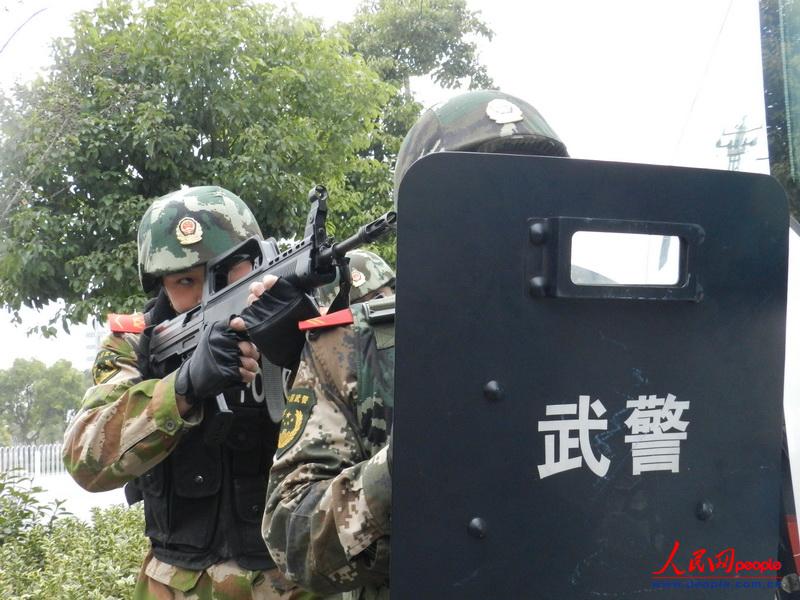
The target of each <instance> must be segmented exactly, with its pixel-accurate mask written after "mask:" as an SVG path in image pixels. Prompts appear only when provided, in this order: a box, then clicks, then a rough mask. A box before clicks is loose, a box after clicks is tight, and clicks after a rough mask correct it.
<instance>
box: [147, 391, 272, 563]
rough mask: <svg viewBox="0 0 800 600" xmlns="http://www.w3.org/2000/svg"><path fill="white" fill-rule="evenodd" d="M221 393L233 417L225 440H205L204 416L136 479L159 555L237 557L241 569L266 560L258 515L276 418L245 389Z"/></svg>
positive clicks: (174, 559)
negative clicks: (198, 423)
mask: <svg viewBox="0 0 800 600" xmlns="http://www.w3.org/2000/svg"><path fill="white" fill-rule="evenodd" d="M242 395H244V397H245V402H244V403H242V402H241V396H242ZM225 397H226V400H227V401H228V405H229V406H230V407H231V408H232V409H233V411H234V421H233V426H232V427H231V429H230V432H229V433H228V436H227V438H226V440H225V441H224V442H223V443H222V444H220V445H218V446H210V445H208V444H207V443H206V442H205V440H204V431H205V429H206V427H207V424H208V423H209V422H210V420H209V419H204V420H203V422H201V423H200V425H198V426H197V427H194V428H192V429H190V430H188V431H187V432H186V433H185V434H184V436H183V437H182V438H181V439H180V441H179V442H178V444H177V446H176V447H175V450H174V451H173V452H172V453H171V454H170V455H169V456H168V457H167V458H166V459H165V460H164V461H162V462H161V463H159V464H158V465H156V466H155V467H153V468H152V469H150V471H148V472H147V473H145V474H144V475H142V476H141V477H139V478H138V479H137V480H136V485H137V487H138V488H139V490H140V491H141V494H142V497H143V499H144V513H145V535H147V537H149V538H150V541H151V543H152V546H153V554H155V556H156V557H157V558H158V559H160V560H163V561H164V562H167V563H169V564H172V565H176V566H179V567H185V568H188V569H203V568H205V567H208V566H209V565H212V564H214V563H217V562H222V561H225V560H229V559H234V560H235V561H236V562H237V563H238V564H239V565H240V566H242V567H243V568H246V569H252V570H261V569H267V568H271V567H272V566H273V563H272V560H271V559H270V557H269V554H268V553H267V548H266V546H265V544H264V540H263V539H262V537H261V517H262V516H263V514H264V502H265V499H266V494H267V476H268V473H269V468H270V465H271V462H272V456H273V454H274V453H275V446H276V443H277V434H278V425H276V424H274V423H273V422H272V421H271V420H270V418H269V415H268V414H267V410H266V408H265V407H264V406H263V404H262V405H261V406H258V405H257V404H256V403H255V402H253V401H252V394H250V393H249V391H245V392H243V393H242V392H240V391H238V390H237V391H231V392H226V394H225ZM248 400H249V401H248Z"/></svg>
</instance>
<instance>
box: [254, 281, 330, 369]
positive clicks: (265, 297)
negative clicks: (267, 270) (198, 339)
mask: <svg viewBox="0 0 800 600" xmlns="http://www.w3.org/2000/svg"><path fill="white" fill-rule="evenodd" d="M248 302H250V306H248V307H247V308H246V309H244V310H243V311H242V319H244V322H245V325H246V326H247V334H248V335H249V336H250V339H251V340H253V342H254V343H255V344H256V346H258V349H259V350H260V351H261V352H262V353H263V354H264V356H265V357H266V359H267V360H268V361H269V362H271V363H272V364H274V365H278V366H279V367H285V368H291V367H293V366H294V365H295V364H296V363H297V361H298V360H299V359H300V353H301V351H302V350H303V345H304V344H305V336H304V335H303V332H302V331H300V330H299V329H298V327H297V324H298V323H299V322H300V321H304V320H306V319H310V318H312V317H318V316H319V310H318V309H317V306H316V305H315V304H314V301H313V300H312V299H311V298H310V297H309V296H308V294H306V293H304V292H303V291H302V290H299V289H297V288H296V287H294V286H293V285H292V284H291V283H289V282H287V281H286V280H284V279H278V278H276V277H275V276H273V275H267V276H265V277H264V280H263V281H257V282H254V283H252V284H250V296H249V297H248Z"/></svg>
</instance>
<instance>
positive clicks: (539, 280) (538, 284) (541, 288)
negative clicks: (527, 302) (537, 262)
mask: <svg viewBox="0 0 800 600" xmlns="http://www.w3.org/2000/svg"><path fill="white" fill-rule="evenodd" d="M529 285H530V292H531V295H532V296H536V297H537V298H541V297H542V296H545V295H546V294H547V279H545V278H544V277H542V276H541V275H537V276H536V277H532V278H531V280H530V282H529Z"/></svg>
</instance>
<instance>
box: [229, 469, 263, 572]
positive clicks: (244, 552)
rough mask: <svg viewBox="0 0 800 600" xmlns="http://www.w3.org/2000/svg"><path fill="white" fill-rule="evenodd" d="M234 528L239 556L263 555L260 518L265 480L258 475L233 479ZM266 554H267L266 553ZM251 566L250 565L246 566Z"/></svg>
mask: <svg viewBox="0 0 800 600" xmlns="http://www.w3.org/2000/svg"><path fill="white" fill-rule="evenodd" d="M233 496H234V500H233V503H234V507H235V509H234V512H235V513H236V519H235V520H236V521H238V524H237V525H235V529H236V531H237V533H238V537H239V541H238V544H237V546H238V549H239V555H240V556H251V557H259V556H265V555H266V551H267V546H266V545H265V544H264V538H262V537H261V519H262V518H263V516H264V504H265V502H266V499H267V480H266V476H265V475H261V476H259V477H240V478H238V479H234V480H233ZM267 556H268V555H267ZM248 568H251V567H248Z"/></svg>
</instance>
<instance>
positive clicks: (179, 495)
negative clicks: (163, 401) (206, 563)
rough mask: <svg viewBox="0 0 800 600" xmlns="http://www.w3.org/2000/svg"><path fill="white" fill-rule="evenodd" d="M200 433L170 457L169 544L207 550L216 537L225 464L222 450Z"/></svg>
mask: <svg viewBox="0 0 800 600" xmlns="http://www.w3.org/2000/svg"><path fill="white" fill-rule="evenodd" d="M199 429H201V428H198V430H199ZM198 430H194V431H191V432H190V433H189V434H187V435H186V437H184V439H183V440H181V442H180V443H179V444H178V445H177V447H176V448H175V450H174V451H173V453H172V455H171V456H170V460H169V463H170V469H171V473H170V475H171V480H172V481H171V483H172V494H170V496H169V501H170V510H169V531H170V535H169V540H168V543H169V544H173V545H175V544H180V545H182V546H190V547H193V548H196V549H199V550H203V549H206V548H208V547H209V546H210V544H211V541H212V539H213V537H214V530H215V527H216V522H217V518H216V517H217V512H218V509H219V503H220V499H221V498H220V497H221V494H220V489H221V483H222V464H221V458H220V452H221V450H220V448H219V447H211V446H207V445H206V444H205V443H204V442H203V435H202V431H198Z"/></svg>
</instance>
